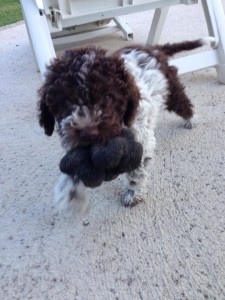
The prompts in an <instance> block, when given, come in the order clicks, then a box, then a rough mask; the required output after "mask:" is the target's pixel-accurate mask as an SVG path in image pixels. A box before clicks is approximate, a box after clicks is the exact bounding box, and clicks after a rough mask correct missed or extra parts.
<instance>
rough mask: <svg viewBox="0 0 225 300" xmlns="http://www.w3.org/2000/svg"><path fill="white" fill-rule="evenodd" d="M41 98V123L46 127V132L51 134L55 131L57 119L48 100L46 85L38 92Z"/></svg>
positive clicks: (39, 116)
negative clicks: (50, 108)
mask: <svg viewBox="0 0 225 300" xmlns="http://www.w3.org/2000/svg"><path fill="white" fill-rule="evenodd" d="M38 94H39V96H40V100H39V102H38V118H39V124H40V126H41V127H43V128H44V130H45V134H46V135H48V136H51V135H52V133H53V131H54V126H55V119H54V117H53V115H52V114H51V112H50V110H49V107H48V105H47V101H46V93H45V91H44V86H43V87H42V88H41V89H40V90H39V92H38Z"/></svg>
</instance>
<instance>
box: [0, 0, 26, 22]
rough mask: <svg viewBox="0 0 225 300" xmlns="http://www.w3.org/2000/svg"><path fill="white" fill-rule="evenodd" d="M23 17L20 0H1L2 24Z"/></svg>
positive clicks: (0, 19) (0, 20)
mask: <svg viewBox="0 0 225 300" xmlns="http://www.w3.org/2000/svg"><path fill="white" fill-rule="evenodd" d="M22 19H23V16H22V11H21V7H20V1H19V0H0V26H4V25H8V24H12V23H15V22H18V21H20V20H22Z"/></svg>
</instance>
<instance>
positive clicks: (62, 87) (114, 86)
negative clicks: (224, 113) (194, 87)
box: [38, 40, 205, 208]
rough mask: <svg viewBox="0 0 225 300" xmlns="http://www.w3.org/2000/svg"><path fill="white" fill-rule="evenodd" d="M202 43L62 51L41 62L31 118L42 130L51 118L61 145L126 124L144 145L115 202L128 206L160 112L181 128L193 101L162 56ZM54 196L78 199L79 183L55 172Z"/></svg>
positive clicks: (141, 185)
mask: <svg viewBox="0 0 225 300" xmlns="http://www.w3.org/2000/svg"><path fill="white" fill-rule="evenodd" d="M204 43H205V41H204V40H195V41H188V42H183V43H177V44H166V45H163V46H159V45H158V46H152V47H150V46H139V45H136V46H129V47H125V48H122V49H120V50H119V51H116V52H115V53H112V54H107V53H106V51H105V50H103V49H100V48H95V47H86V48H81V49H73V50H69V51H66V52H65V53H64V55H63V56H62V57H61V58H56V59H54V60H53V61H52V63H51V64H50V65H49V66H48V67H47V73H46V78H45V82H44V84H43V86H42V87H41V89H40V90H39V96H40V100H39V102H38V109H39V123H40V125H41V126H42V127H44V130H45V133H46V134H47V135H49V136H50V135H52V133H53V131H54V127H55V123H56V124H57V127H58V129H59V135H60V138H61V142H62V146H63V147H64V149H65V150H66V151H69V150H70V149H72V148H74V147H76V146H78V145H89V144H91V143H95V142H98V141H101V142H104V141H108V140H110V139H111V138H112V137H114V136H115V135H117V134H118V133H119V132H120V130H121V128H124V127H129V128H131V129H132V131H133V133H134V135H135V139H136V141H138V142H140V143H141V144H142V145H143V148H144V154H143V159H142V163H141V166H140V167H139V168H138V169H137V170H135V171H133V172H131V173H129V174H127V187H126V191H125V193H124V195H123V197H122V200H121V201H122V203H123V204H124V205H125V206H133V205H135V204H136V203H138V202H139V201H141V200H143V199H144V197H145V194H146V190H147V189H146V179H147V165H148V162H149V160H150V159H151V158H152V156H153V152H154V149H155V136H154V129H155V125H156V120H157V116H158V114H159V112H160V110H161V109H167V110H168V111H173V112H175V113H176V114H177V115H179V116H180V117H182V118H183V119H184V120H185V126H186V127H187V128H191V126H192V123H191V120H192V118H193V105H192V104H191V102H190V100H189V98H188V97H187V95H186V94H185V92H184V87H183V85H182V84H181V83H180V81H179V79H178V76H177V69H176V68H175V67H174V66H169V64H168V57H169V56H172V55H174V54H176V53H178V52H180V51H184V50H192V49H194V48H197V47H200V46H202V45H203V44H204ZM55 198H56V201H57V202H58V203H60V204H61V205H62V206H64V207H69V208H70V207H71V206H73V204H75V202H76V201H78V200H79V201H84V200H85V187H84V185H83V183H82V182H81V181H79V180H78V179H77V178H71V177H70V176H67V175H65V174H62V175H61V178H60V180H59V182H58V184H57V186H56V189H55Z"/></svg>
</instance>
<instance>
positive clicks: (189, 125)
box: [184, 115, 197, 129]
mask: <svg viewBox="0 0 225 300" xmlns="http://www.w3.org/2000/svg"><path fill="white" fill-rule="evenodd" d="M196 125H197V116H196V115H194V116H193V117H191V118H189V119H187V120H185V123H184V128H186V129H192V128H194V127H195V126H196Z"/></svg>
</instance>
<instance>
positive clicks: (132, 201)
mask: <svg viewBox="0 0 225 300" xmlns="http://www.w3.org/2000/svg"><path fill="white" fill-rule="evenodd" d="M143 200H144V199H143V197H142V196H141V195H139V194H138V193H136V192H135V191H134V190H131V189H128V190H126V192H125V193H124V194H123V196H122V198H121V203H122V204H123V205H124V206H125V207H128V206H129V207H133V206H135V205H137V204H138V203H140V202H142V201H143Z"/></svg>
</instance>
